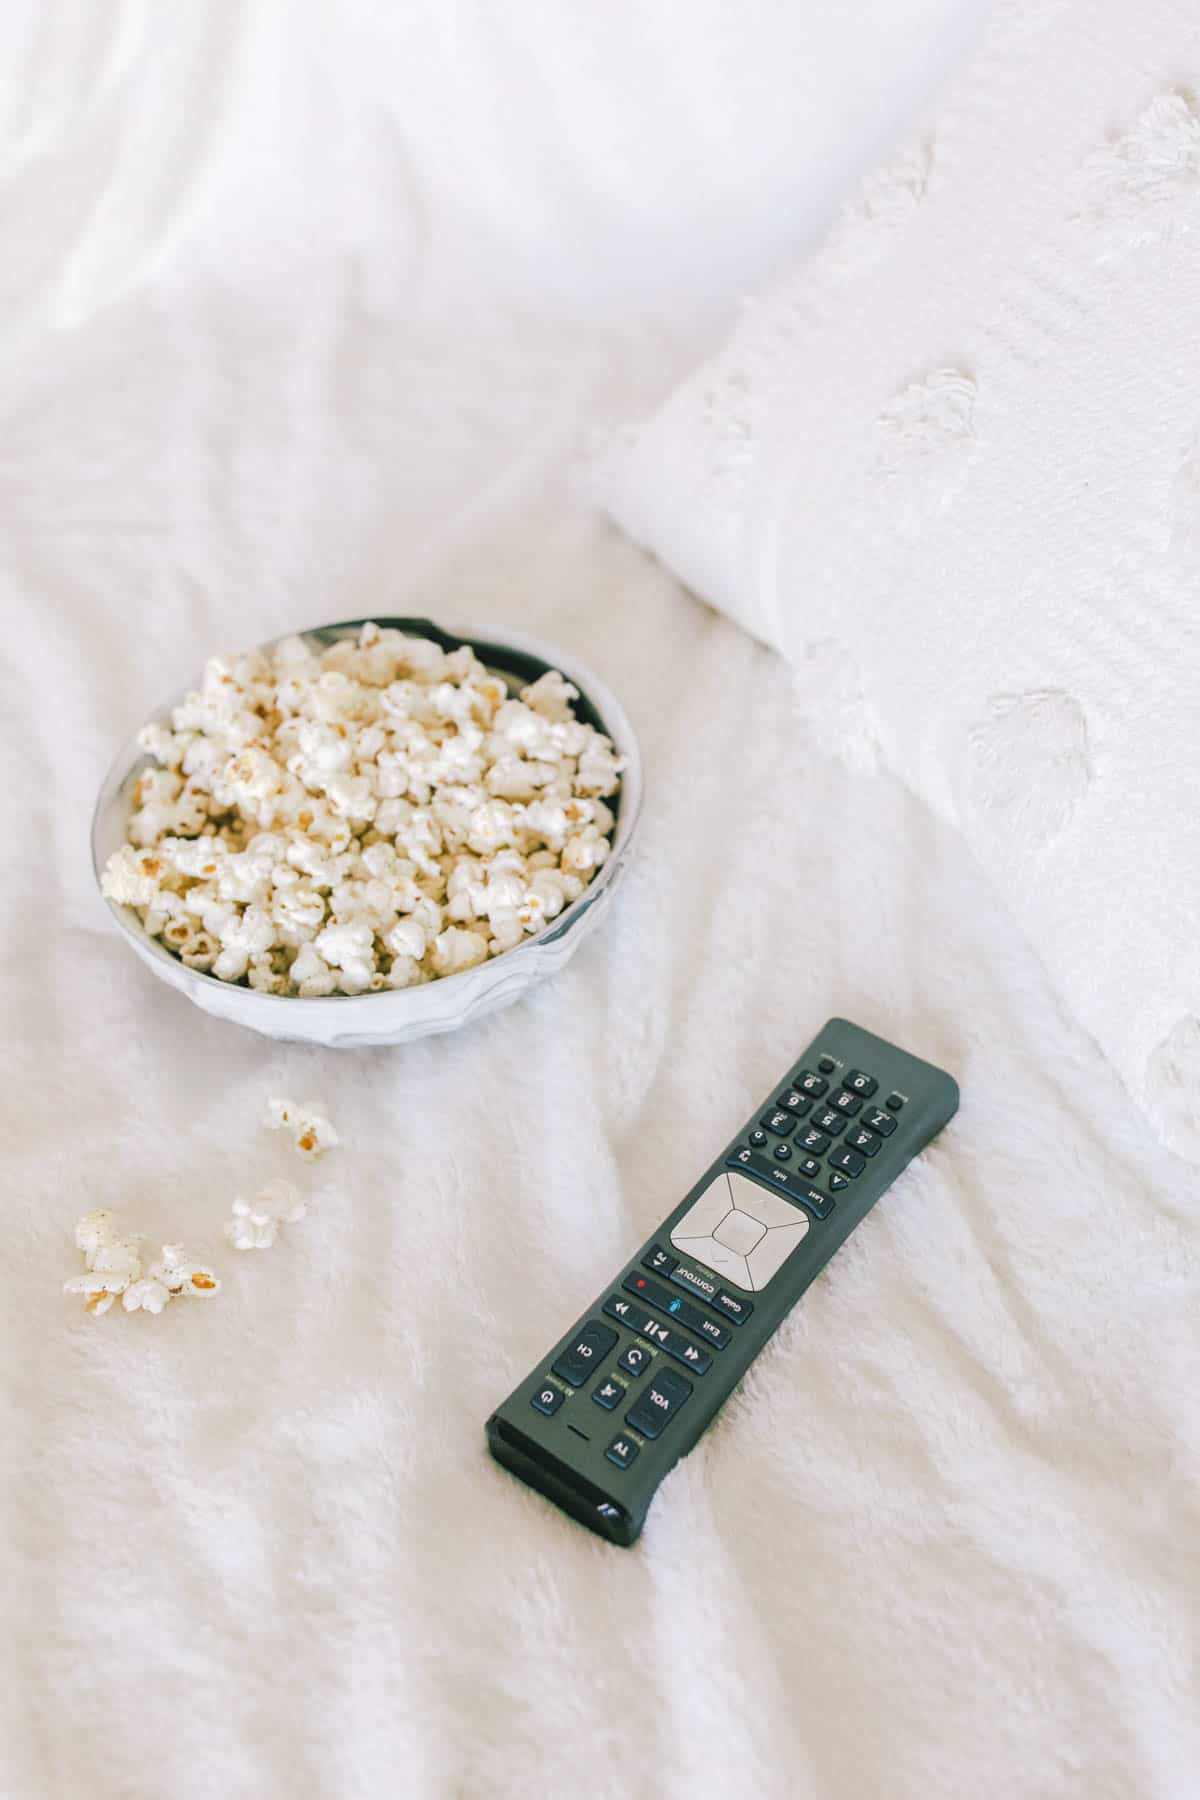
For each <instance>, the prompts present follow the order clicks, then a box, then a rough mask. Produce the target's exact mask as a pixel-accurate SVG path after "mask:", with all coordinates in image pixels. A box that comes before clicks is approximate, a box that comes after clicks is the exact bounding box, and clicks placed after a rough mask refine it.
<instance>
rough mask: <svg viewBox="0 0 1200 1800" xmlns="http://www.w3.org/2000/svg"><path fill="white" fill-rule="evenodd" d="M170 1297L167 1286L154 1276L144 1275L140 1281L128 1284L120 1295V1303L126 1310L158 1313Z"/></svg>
mask: <svg viewBox="0 0 1200 1800" xmlns="http://www.w3.org/2000/svg"><path fill="white" fill-rule="evenodd" d="M171 1298H172V1294H171V1290H170V1288H169V1287H167V1286H165V1285H164V1283H163V1282H161V1281H158V1280H156V1279H155V1278H154V1276H152V1275H145V1276H143V1277H142V1279H141V1281H133V1282H131V1283H130V1284H129V1286H128V1287H127V1288H126V1289H125V1292H124V1293H123V1294H122V1295H121V1305H122V1306H123V1307H124V1308H125V1311H126V1312H148V1313H160V1312H161V1311H162V1309H163V1307H164V1306H165V1305H166V1304H167V1302H168V1300H170V1299H171Z"/></svg>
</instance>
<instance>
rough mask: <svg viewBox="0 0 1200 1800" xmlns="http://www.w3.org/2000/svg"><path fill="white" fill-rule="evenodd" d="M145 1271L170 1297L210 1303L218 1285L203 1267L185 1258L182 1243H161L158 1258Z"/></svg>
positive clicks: (211, 1272)
mask: <svg viewBox="0 0 1200 1800" xmlns="http://www.w3.org/2000/svg"><path fill="white" fill-rule="evenodd" d="M146 1272H147V1274H148V1275H149V1277H150V1279H151V1280H152V1281H157V1282H160V1283H161V1284H162V1286H163V1287H164V1288H166V1289H167V1291H168V1292H169V1293H170V1294H171V1295H172V1297H174V1296H175V1295H186V1296H187V1297H188V1298H189V1299H199V1300H211V1299H212V1296H213V1295H214V1294H215V1293H216V1292H217V1291H218V1289H219V1288H220V1286H221V1283H220V1282H219V1281H218V1280H217V1277H216V1276H215V1275H214V1273H213V1271H212V1270H211V1269H210V1268H209V1267H208V1266H207V1264H205V1263H199V1262H195V1261H193V1260H192V1258H191V1257H189V1256H185V1254H184V1249H183V1245H182V1244H164V1245H163V1247H162V1255H161V1256H160V1257H159V1259H158V1261H157V1262H155V1263H151V1265H150V1267H149V1269H148V1270H147V1271H146Z"/></svg>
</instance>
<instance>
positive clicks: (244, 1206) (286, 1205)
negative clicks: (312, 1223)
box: [225, 1181, 308, 1250]
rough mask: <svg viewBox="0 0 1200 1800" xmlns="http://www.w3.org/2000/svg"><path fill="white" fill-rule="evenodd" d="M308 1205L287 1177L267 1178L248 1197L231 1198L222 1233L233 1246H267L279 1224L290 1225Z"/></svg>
mask: <svg viewBox="0 0 1200 1800" xmlns="http://www.w3.org/2000/svg"><path fill="white" fill-rule="evenodd" d="M307 1211H308V1207H307V1205H306V1203H305V1202H304V1201H303V1200H302V1199H301V1197H300V1194H299V1191H298V1190H297V1189H296V1188H294V1187H293V1186H292V1184H291V1182H290V1181H268V1182H267V1183H266V1185H265V1186H264V1187H262V1188H260V1189H259V1191H258V1193H257V1194H255V1195H254V1196H253V1197H252V1198H251V1199H249V1200H244V1199H243V1198H242V1197H241V1196H240V1195H239V1196H238V1198H237V1199H236V1200H235V1201H234V1202H233V1217H232V1218H231V1219H230V1220H229V1222H228V1223H227V1224H226V1226H225V1235H226V1237H227V1238H228V1239H229V1241H230V1243H231V1244H232V1245H233V1247H234V1249H235V1250H269V1249H270V1247H271V1245H272V1244H273V1243H274V1242H275V1239H276V1237H277V1236H278V1234H279V1227H280V1226H281V1225H294V1224H295V1222H296V1221H297V1219H302V1218H303V1217H304V1215H305V1214H306V1212H307Z"/></svg>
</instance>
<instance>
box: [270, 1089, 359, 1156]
mask: <svg viewBox="0 0 1200 1800" xmlns="http://www.w3.org/2000/svg"><path fill="white" fill-rule="evenodd" d="M263 1123H264V1125H266V1127H267V1129H268V1130H269V1131H281V1130H284V1129H287V1130H290V1131H291V1132H292V1134H293V1136H294V1137H295V1140H296V1150H297V1152H298V1153H299V1154H300V1155H301V1156H303V1157H304V1158H305V1160H306V1161H307V1162H315V1161H316V1159H317V1157H318V1156H322V1155H323V1154H324V1152H325V1151H326V1150H331V1149H332V1148H333V1146H334V1145H335V1144H339V1143H340V1142H341V1139H340V1138H339V1137H338V1134H337V1132H336V1131H335V1130H334V1128H333V1125H332V1123H331V1122H330V1119H329V1115H328V1114H327V1113H326V1111H325V1108H324V1106H322V1104H321V1102H320V1101H319V1100H306V1101H304V1102H303V1103H302V1104H301V1105H299V1106H297V1104H296V1102H295V1101H294V1100H268V1101H267V1109H266V1113H265V1114H264V1117H263Z"/></svg>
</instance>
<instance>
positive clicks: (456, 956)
mask: <svg viewBox="0 0 1200 1800" xmlns="http://www.w3.org/2000/svg"><path fill="white" fill-rule="evenodd" d="M430 954H431V957H432V961H433V969H434V973H435V974H437V975H458V974H460V973H461V971H462V970H464V969H473V968H475V967H476V965H477V964H479V963H481V962H486V961H487V954H488V941H487V939H486V938H485V937H484V936H483V934H482V933H481V932H478V931H464V930H460V929H459V928H458V926H456V925H451V926H448V927H447V929H446V930H445V931H442V932H439V933H438V935H437V937H435V938H434V940H433V948H432V951H431V953H430Z"/></svg>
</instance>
